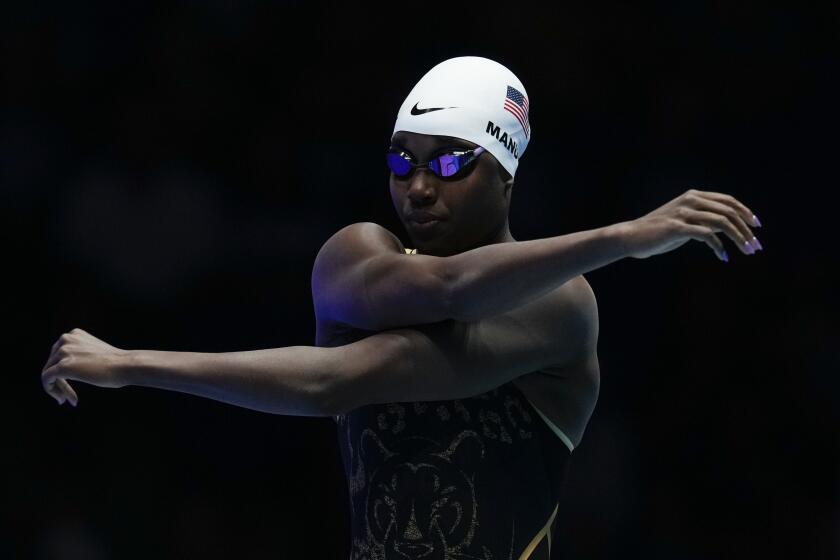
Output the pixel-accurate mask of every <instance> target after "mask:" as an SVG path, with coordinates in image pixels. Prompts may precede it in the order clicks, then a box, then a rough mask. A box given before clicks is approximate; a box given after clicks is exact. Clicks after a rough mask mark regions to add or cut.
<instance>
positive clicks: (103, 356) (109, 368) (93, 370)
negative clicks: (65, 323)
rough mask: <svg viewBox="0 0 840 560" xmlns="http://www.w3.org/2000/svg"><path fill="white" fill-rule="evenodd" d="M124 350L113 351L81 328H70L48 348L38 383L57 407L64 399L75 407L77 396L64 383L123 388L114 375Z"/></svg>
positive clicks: (113, 348) (117, 377) (125, 354)
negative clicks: (48, 353)
mask: <svg viewBox="0 0 840 560" xmlns="http://www.w3.org/2000/svg"><path fill="white" fill-rule="evenodd" d="M127 355H128V351H126V350H121V349H119V348H115V347H113V346H111V345H110V344H107V343H105V342H103V341H101V340H99V339H98V338H96V337H95V336H93V335H92V334H89V333H87V332H85V331H83V330H82V329H73V330H72V331H70V332H69V333H65V334H63V335H61V337H60V338H59V339H58V340H57V341H56V343H55V344H53V346H52V350H51V351H50V357H49V359H48V360H47V363H46V365H45V366H44V369H43V370H42V371H41V384H42V385H43V387H44V391H46V392H47V393H48V394H49V395H50V396H51V397H53V398H54V399H55V400H56V401H58V404H64V402H65V401H66V400H69V401H70V404H72V405H73V406H76V405H77V404H78V402H79V397H78V395H76V391H74V390H73V388H72V387H71V386H70V384H69V383H68V382H67V380H68V379H73V380H75V381H83V382H85V383H90V384H91V385H96V386H97V387H111V388H116V387H122V386H124V385H126V384H127V383H125V382H124V381H123V380H122V379H121V378H120V376H119V375H118V373H119V371H120V368H118V367H117V366H118V365H121V364H122V363H123V362H124V360H125V358H126V356H127Z"/></svg>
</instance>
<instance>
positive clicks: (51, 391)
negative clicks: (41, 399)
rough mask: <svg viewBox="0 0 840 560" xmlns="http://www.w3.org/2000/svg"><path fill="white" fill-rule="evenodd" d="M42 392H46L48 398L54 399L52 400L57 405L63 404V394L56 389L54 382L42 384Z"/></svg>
mask: <svg viewBox="0 0 840 560" xmlns="http://www.w3.org/2000/svg"><path fill="white" fill-rule="evenodd" d="M44 391H45V392H46V393H47V394H48V395H49V396H51V397H52V398H54V399H55V401H56V402H57V403H58V404H61V403H63V402H64V394H63V393H62V392H61V390H60V389H59V388H58V387H56V385H55V382H54V381H50V382H49V383H46V384H44Z"/></svg>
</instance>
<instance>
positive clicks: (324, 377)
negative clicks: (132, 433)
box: [122, 346, 348, 416]
mask: <svg viewBox="0 0 840 560" xmlns="http://www.w3.org/2000/svg"><path fill="white" fill-rule="evenodd" d="M342 348H344V347H338V348H322V347H317V346H288V347H285V348H270V349H264V350H253V351H244V352H222V353H209V352H208V353H205V352H165V351H159V350H132V351H129V352H128V355H127V359H126V363H125V365H124V366H123V374H122V377H123V379H124V381H125V384H127V385H137V386H142V387H154V388H157V389H167V390H170V391H178V392H181V393H188V394H191V395H196V396H200V397H206V398H208V399H213V400H217V401H222V402H226V403H229V404H233V405H236V406H241V407H244V408H250V409H252V410H258V411H260V412H268V413H271V414H284V415H289V416H329V414H330V413H331V411H332V409H333V408H334V406H333V405H332V404H331V403H330V402H329V398H330V393H329V392H328V391H327V388H328V387H330V386H331V379H332V378H333V377H334V376H336V375H338V376H342V375H345V369H346V368H347V367H348V362H347V360H346V359H345V358H344V350H342Z"/></svg>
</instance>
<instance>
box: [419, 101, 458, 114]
mask: <svg viewBox="0 0 840 560" xmlns="http://www.w3.org/2000/svg"><path fill="white" fill-rule="evenodd" d="M418 105H420V102H419V101H418V102H417V103H415V104H414V107H412V108H411V114H412V115H422V114H423V113H431V112H432V111H443V110H444V109H457V107H430V108H428V109H418V108H417V106H418Z"/></svg>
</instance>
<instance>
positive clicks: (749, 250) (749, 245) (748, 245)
mask: <svg viewBox="0 0 840 560" xmlns="http://www.w3.org/2000/svg"><path fill="white" fill-rule="evenodd" d="M744 246H745V247H746V248H747V253H749V254H750V255H752V254H753V253H755V247H753V246H752V243H750V242H749V241H744Z"/></svg>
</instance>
